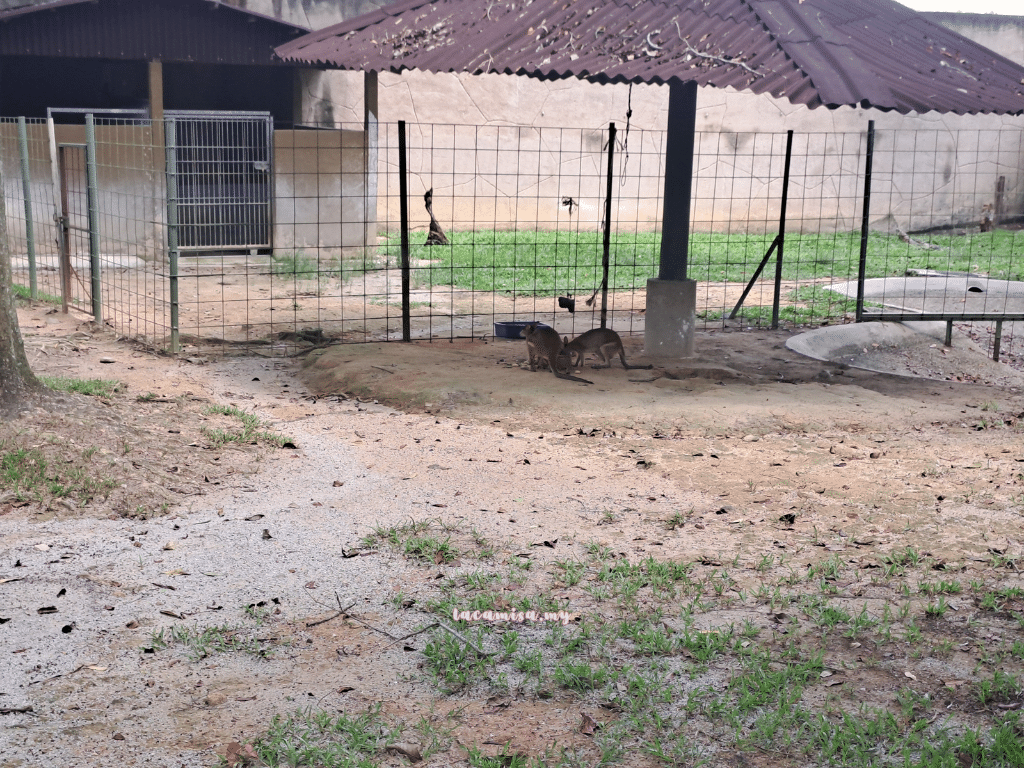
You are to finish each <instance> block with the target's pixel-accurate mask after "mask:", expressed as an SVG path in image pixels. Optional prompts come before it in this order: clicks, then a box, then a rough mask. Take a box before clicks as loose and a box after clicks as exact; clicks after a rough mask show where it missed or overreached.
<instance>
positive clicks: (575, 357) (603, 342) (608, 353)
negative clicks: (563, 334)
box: [562, 328, 654, 369]
mask: <svg viewBox="0 0 1024 768" xmlns="http://www.w3.org/2000/svg"><path fill="white" fill-rule="evenodd" d="M562 344H563V347H562V354H563V355H567V356H568V358H569V365H570V366H573V365H578V366H580V367H582V366H583V363H584V361H586V359H587V355H589V354H595V355H597V356H598V357H600V358H601V359H602V360H604V365H595V366H594V368H611V367H612V355H614V354H615V353H616V352H618V353H619V360H621V361H622V367H623V368H627V369H629V368H653V367H654V366H653V365H630V364H629V363H627V362H626V353H625V351H624V350H623V349H622V339H620V338H619V334H617V333H616V332H615V331H613V330H612V329H611V328H592V329H591V330H589V331H587V332H586V333H583V334H580V335H579V336H577V337H576V338H575V339H573V340H572V341H569V339H568V338H565V339H563V341H562Z"/></svg>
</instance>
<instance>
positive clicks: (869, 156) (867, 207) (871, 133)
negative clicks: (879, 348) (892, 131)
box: [857, 120, 875, 323]
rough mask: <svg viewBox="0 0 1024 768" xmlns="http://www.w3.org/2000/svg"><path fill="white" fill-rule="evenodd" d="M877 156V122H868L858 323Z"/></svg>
mask: <svg viewBox="0 0 1024 768" xmlns="http://www.w3.org/2000/svg"><path fill="white" fill-rule="evenodd" d="M874 155H875V121H874V120H868V146H867V151H866V154H865V156H864V211H863V214H862V216H861V222H860V265H859V266H858V267H857V322H858V323H860V322H863V320H864V275H865V273H866V272H867V266H868V222H869V220H870V218H871V161H872V160H873V159H874Z"/></svg>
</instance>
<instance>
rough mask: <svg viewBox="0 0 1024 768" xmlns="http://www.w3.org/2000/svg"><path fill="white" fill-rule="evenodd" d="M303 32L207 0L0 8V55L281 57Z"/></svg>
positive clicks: (271, 60) (70, 0) (60, 1)
mask: <svg viewBox="0 0 1024 768" xmlns="http://www.w3.org/2000/svg"><path fill="white" fill-rule="evenodd" d="M44 11H45V13H44ZM305 31H306V29H305V28H303V27H298V26H296V25H294V24H289V23H287V22H283V21H280V20H278V19H273V18H270V17H269V16H264V15H262V14H258V13H253V12H252V11H248V10H245V9H242V8H238V7H236V6H232V5H227V4H224V3H219V2H211V0H50V1H49V2H44V3H37V4H32V5H25V6H22V7H19V8H8V9H7V10H0V54H2V55H10V56H59V57H71V58H102V59H128V60H142V61H150V60H160V61H167V62H194V63H205V64H264V65H265V64H281V63H282V62H281V59H279V58H278V57H277V56H275V54H274V46H277V45H280V44H281V43H282V42H283V41H286V40H289V39H291V38H293V37H294V36H296V35H300V34H302V33H304V32H305Z"/></svg>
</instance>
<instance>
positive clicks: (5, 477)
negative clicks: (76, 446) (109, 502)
mask: <svg viewBox="0 0 1024 768" xmlns="http://www.w3.org/2000/svg"><path fill="white" fill-rule="evenodd" d="M94 452H95V449H86V450H85V451H83V452H82V455H81V457H80V458H79V457H72V458H71V460H70V461H68V460H64V461H48V460H47V458H46V456H45V455H44V454H43V452H42V451H40V450H39V449H38V448H14V447H12V446H8V445H7V444H5V443H0V490H4V491H10V492H13V494H14V498H15V500H17V501H35V502H44V503H45V502H48V501H50V500H53V499H72V500H74V501H75V502H77V503H78V504H88V503H89V502H90V501H92V500H93V499H94V498H97V497H105V496H106V495H107V494H108V493H109V492H110V491H111V490H113V489H114V488H116V487H117V485H118V483H117V482H116V481H115V480H112V479H110V478H107V477H103V476H102V475H99V474H98V473H97V472H96V471H95V469H94V468H92V467H91V466H90V464H91V459H92V456H93V453H94Z"/></svg>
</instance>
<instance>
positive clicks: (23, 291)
mask: <svg viewBox="0 0 1024 768" xmlns="http://www.w3.org/2000/svg"><path fill="white" fill-rule="evenodd" d="M11 290H12V291H13V292H14V295H15V296H16V297H17V298H19V299H23V300H24V301H32V300H33V299H32V289H31V288H29V287H28V286H25V285H18V284H17V283H12V284H11ZM35 301H41V302H43V303H44V304H53V305H55V306H58V307H59V306H60V305H61V304H62V302H61V298H60V296H54V295H52V294H49V293H45V292H43V291H39V290H37V291H36V298H35Z"/></svg>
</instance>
